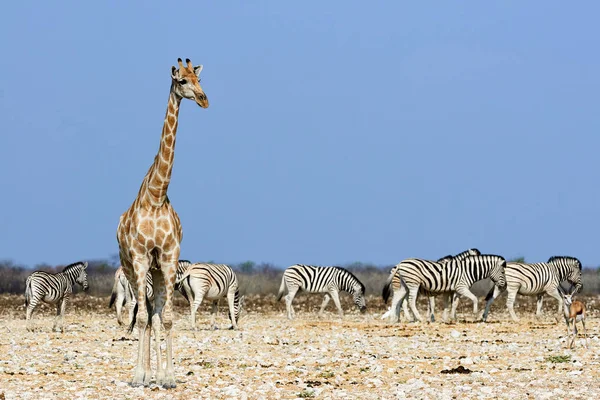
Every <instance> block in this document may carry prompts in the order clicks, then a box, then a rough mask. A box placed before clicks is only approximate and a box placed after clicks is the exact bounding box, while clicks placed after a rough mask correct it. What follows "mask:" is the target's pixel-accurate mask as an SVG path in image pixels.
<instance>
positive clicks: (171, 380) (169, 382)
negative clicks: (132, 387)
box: [156, 373, 177, 389]
mask: <svg viewBox="0 0 600 400" xmlns="http://www.w3.org/2000/svg"><path fill="white" fill-rule="evenodd" d="M156 383H157V384H158V385H160V386H162V387H163V388H165V389H173V388H175V387H177V385H176V384H175V377H174V376H173V374H172V373H171V374H166V375H165V376H162V377H161V378H160V379H159V378H157V379H156Z"/></svg>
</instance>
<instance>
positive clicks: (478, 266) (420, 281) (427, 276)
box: [386, 254, 506, 321]
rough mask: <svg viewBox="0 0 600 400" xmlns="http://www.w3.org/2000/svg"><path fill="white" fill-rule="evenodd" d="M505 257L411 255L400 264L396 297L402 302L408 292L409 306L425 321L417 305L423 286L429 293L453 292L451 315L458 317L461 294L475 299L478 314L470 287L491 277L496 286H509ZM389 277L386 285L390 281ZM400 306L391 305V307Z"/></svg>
mask: <svg viewBox="0 0 600 400" xmlns="http://www.w3.org/2000/svg"><path fill="white" fill-rule="evenodd" d="M505 266H506V260H505V259H504V258H503V257H501V256H497V255H492V254H482V255H477V256H467V257H465V258H464V259H463V260H458V259H452V260H450V261H447V262H445V263H439V262H435V261H427V260H421V259H416V258H411V259H407V260H404V261H402V262H401V263H400V264H398V265H397V274H400V278H401V283H402V285H401V286H400V290H399V291H398V292H399V293H398V295H397V296H396V294H395V293H394V297H396V299H398V301H402V300H403V299H404V297H406V295H407V292H408V305H409V307H410V309H411V311H412V313H413V315H414V316H415V317H416V319H417V320H419V321H422V319H421V315H420V314H419V311H418V310H417V307H416V298H417V294H418V292H419V290H420V289H421V288H423V289H424V290H425V291H426V292H429V293H447V292H454V293H453V295H452V314H451V318H452V319H456V308H457V306H458V302H457V301H456V300H457V299H458V296H459V295H460V296H465V297H468V298H469V299H471V301H473V313H474V314H477V297H475V295H474V294H473V293H471V291H470V290H469V288H470V287H471V286H472V285H473V284H474V283H475V282H477V281H480V280H482V279H485V278H491V280H492V281H493V282H494V284H495V285H497V286H499V287H505V286H506V277H505V275H504V267H505ZM390 280H391V277H388V281H387V282H386V285H389V284H390ZM394 306H396V307H397V305H394V304H392V309H394Z"/></svg>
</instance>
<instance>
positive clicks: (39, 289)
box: [25, 262, 89, 332]
mask: <svg viewBox="0 0 600 400" xmlns="http://www.w3.org/2000/svg"><path fill="white" fill-rule="evenodd" d="M87 266H88V263H87V262H76V263H73V264H70V265H67V266H66V267H65V268H64V269H63V270H62V272H59V273H56V274H49V273H47V272H44V271H35V272H34V273H32V274H31V275H29V276H28V277H27V281H26V283H25V307H26V308H27V316H26V319H27V330H28V331H32V330H33V328H32V326H31V325H30V324H31V316H32V314H33V310H34V309H35V307H36V306H37V304H38V303H39V302H40V301H43V302H45V303H48V304H56V319H55V320H54V325H53V326H52V330H55V329H57V328H58V329H59V330H60V331H61V332H63V331H64V318H65V308H66V306H67V301H68V300H69V297H71V293H73V285H74V284H75V283H78V284H80V285H81V287H82V288H83V290H88V289H89V285H88V281H87V273H86V272H85V269H86V268H87ZM59 320H60V324H59Z"/></svg>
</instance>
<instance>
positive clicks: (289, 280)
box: [277, 264, 367, 319]
mask: <svg viewBox="0 0 600 400" xmlns="http://www.w3.org/2000/svg"><path fill="white" fill-rule="evenodd" d="M286 290H287V296H286V297H285V302H286V309H287V317H288V318H289V319H293V318H294V308H293V306H292V301H293V300H294V297H295V296H296V293H297V292H298V291H299V290H303V291H305V292H308V293H327V294H328V295H325V299H324V300H323V304H322V305H321V309H320V310H319V316H321V315H323V311H324V310H325V307H327V304H328V303H329V300H330V298H331V299H333V302H334V303H335V306H336V307H337V310H338V315H339V316H340V317H343V315H344V312H343V311H342V306H341V304H340V298H339V292H347V293H350V294H351V295H352V298H353V301H354V304H355V305H356V306H357V307H358V308H359V310H360V312H361V313H364V312H365V311H366V310H367V305H366V302H365V285H363V284H362V282H361V281H359V280H358V278H357V277H356V276H354V275H353V274H352V273H351V272H350V271H348V270H346V269H344V268H342V267H335V266H332V267H321V266H314V265H302V264H296V265H292V266H291V267H288V268H287V269H286V270H285V271H284V272H283V277H282V278H281V285H280V287H279V292H278V294H277V301H280V300H281V298H282V297H283V295H284V293H285V292H286Z"/></svg>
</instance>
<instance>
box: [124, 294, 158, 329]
mask: <svg viewBox="0 0 600 400" xmlns="http://www.w3.org/2000/svg"><path fill="white" fill-rule="evenodd" d="M138 306H139V303H138V302H136V303H135V306H134V307H133V316H132V317H131V323H130V324H129V327H128V328H127V333H132V332H133V328H135V323H136V321H137V313H138ZM146 311H147V312H148V326H151V325H152V305H151V304H150V299H149V298H148V296H146Z"/></svg>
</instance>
